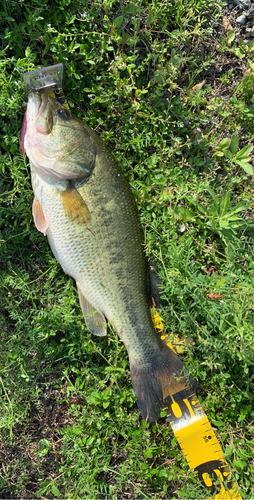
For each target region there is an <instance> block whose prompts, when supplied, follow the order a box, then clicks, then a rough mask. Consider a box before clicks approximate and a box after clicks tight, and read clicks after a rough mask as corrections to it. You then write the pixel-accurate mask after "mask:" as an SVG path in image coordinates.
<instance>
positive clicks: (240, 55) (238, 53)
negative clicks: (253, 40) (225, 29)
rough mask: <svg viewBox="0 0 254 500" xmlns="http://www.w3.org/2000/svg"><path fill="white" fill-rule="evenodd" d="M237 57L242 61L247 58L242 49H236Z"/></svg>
mask: <svg viewBox="0 0 254 500" xmlns="http://www.w3.org/2000/svg"><path fill="white" fill-rule="evenodd" d="M235 55H236V56H237V57H240V59H242V58H243V57H245V53H244V52H242V51H241V49H239V48H238V47H237V48H236V49H235Z"/></svg>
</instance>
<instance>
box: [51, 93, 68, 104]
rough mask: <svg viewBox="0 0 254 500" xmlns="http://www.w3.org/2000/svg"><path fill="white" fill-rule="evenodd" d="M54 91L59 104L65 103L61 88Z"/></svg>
mask: <svg viewBox="0 0 254 500" xmlns="http://www.w3.org/2000/svg"><path fill="white" fill-rule="evenodd" d="M54 93H55V100H56V101H57V102H59V103H60V104H63V105H64V104H66V97H65V95H64V93H63V90H62V89H59V90H54Z"/></svg>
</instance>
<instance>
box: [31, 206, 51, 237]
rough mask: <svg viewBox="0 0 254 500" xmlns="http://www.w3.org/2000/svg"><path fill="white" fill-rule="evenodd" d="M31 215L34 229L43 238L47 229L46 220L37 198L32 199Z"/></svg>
mask: <svg viewBox="0 0 254 500" xmlns="http://www.w3.org/2000/svg"><path fill="white" fill-rule="evenodd" d="M32 214H33V218H34V224H35V227H36V228H37V229H38V231H40V232H41V233H43V234H44V236H45V235H46V231H47V229H48V223H47V220H46V219H45V216H44V213H43V210H42V208H41V204H40V202H39V200H38V199H37V198H34V201H33V206H32Z"/></svg>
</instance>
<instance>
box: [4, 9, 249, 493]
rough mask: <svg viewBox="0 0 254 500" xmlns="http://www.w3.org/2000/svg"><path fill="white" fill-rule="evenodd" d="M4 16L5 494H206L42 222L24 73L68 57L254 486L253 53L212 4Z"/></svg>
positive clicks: (68, 73) (186, 349) (221, 432)
mask: <svg viewBox="0 0 254 500" xmlns="http://www.w3.org/2000/svg"><path fill="white" fill-rule="evenodd" d="M0 10H1V12H0V20H1V22H0V39H1V46H0V52H1V54H0V55H1V57H0V70H1V71H0V85H1V94H0V130H1V133H0V135H1V137H0V146H1V155H0V175H1V177H0V193H1V195H0V230H1V233H0V241H1V253H0V276H1V309H0V313H1V319H0V321H1V333H0V335H1V337H0V394H1V399H0V406H1V414H0V428H1V437H0V454H1V459H2V468H1V471H0V496H1V498H21V497H22V498H38V497H40V498H75V499H78V498H80V499H81V498H82V499H83V498H89V499H99V498H105V499H106V498H108V499H112V498H176V499H179V498H186V499H191V498H202V497H204V495H205V493H204V490H203V489H202V485H200V484H199V483H198V481H197V479H196V477H195V476H194V474H193V473H192V472H191V471H190V470H189V467H188V465H187V462H186V460H185V459H184V457H183V455H182V453H181V451H180V449H179V446H178V444H177V441H176V439H175V437H174V436H173V433H172V431H171V429H170V427H169V424H168V423H167V422H166V421H165V419H164V418H161V419H160V421H159V422H157V423H154V424H150V425H148V424H145V422H144V421H142V419H141V416H140V413H139V411H138V409H137V405H136V401H135V397H134V395H133V390H132V386H131V378H130V372H129V364H128V360H127V353H126V350H125V348H124V347H123V346H122V344H121V342H120V341H119V340H118V337H117V335H116V334H115V332H114V331H112V330H111V329H109V331H108V335H107V337H105V338H94V337H93V336H92V335H91V334H90V333H88V331H87V330H86V327H85V325H84V322H83V319H82V313H81V311H80V308H79V305H78V300H77V292H76V287H75V286H74V282H73V281H72V279H71V278H68V277H67V276H65V275H64V274H63V272H62V270H61V269H60V266H59V265H58V263H57V262H56V260H55V259H54V258H53V256H52V253H51V251H50V249H49V246H48V243H47V241H46V239H45V238H44V237H43V235H42V234H41V233H39V232H38V231H37V230H36V229H35V227H34V224H33V221H32V215H31V204H32V199H33V194H32V190H31V185H30V174H29V166H28V161H27V159H26V158H23V157H22V155H21V152H20V148H19V132H20V129H21V123H22V117H23V114H24V108H22V103H23V102H24V101H25V100H26V95H25V91H24V86H23V83H22V73H24V72H27V71H32V70H34V69H36V68H38V67H41V66H48V65H51V64H55V63H59V62H62V63H63V64H64V91H65V94H66V97H67V100H68V102H69V105H70V107H71V109H72V111H73V112H74V113H75V114H76V115H77V116H79V117H81V118H84V119H85V120H86V121H87V122H88V124H89V125H90V126H91V127H92V128H93V129H95V130H96V131H97V132H98V133H99V134H101V136H102V137H103V139H104V140H105V141H106V143H107V145H108V147H109V148H110V149H111V151H112V153H113V155H114V156H115V157H116V159H117V161H118V162H119V164H120V165H121V167H122V169H123V171H124V173H125V175H126V177H127V179H128V181H129V183H130V185H131V188H132V191H133V193H134V196H135V197H136V199H137V203H138V208H139V213H140V217H141V220H142V224H143V227H144V231H145V239H146V252H147V254H148V256H149V258H151V259H152V260H153V261H155V262H156V263H157V266H158V272H159V276H160V278H161V281H162V292H163V297H164V298H165V300H166V305H165V306H164V307H163V309H162V310H161V316H162V319H163V321H164V325H165V329H166V331H167V332H168V334H169V335H170V338H171V340H172V342H173V343H175V348H176V349H177V350H178V352H179V355H181V357H182V359H183V360H184V362H185V364H186V365H187V366H188V368H189V370H190V371H191V373H192V375H193V376H194V377H195V378H196V379H197V380H198V381H199V383H200V388H201V392H200V396H199V397H200V401H202V404H203V407H204V409H205V411H206V413H207V415H208V418H209V420H210V422H211V424H212V426H213V428H214V429H215V432H216V434H217V436H218V439H219V440H220V443H221V444H222V447H223V450H224V452H225V455H226V458H227V460H228V462H229V464H230V466H231V468H232V470H233V471H234V476H235V479H236V481H237V482H238V485H239V487H240V490H241V493H242V496H243V498H245V499H247V498H253V495H254V490H253V481H254V469H253V445H254V436H253V429H254V405H253V403H254V401H253V384H254V369H253V346H254V335H253V330H254V328H253V326H254V324H253V309H254V302H253V281H254V278H253V270H254V257H253V220H252V213H253V207H254V203H253V184H252V182H253V171H252V158H251V150H252V147H251V146H252V145H253V132H254V125H253V120H254V100H253V88H254V84H253V82H254V69H253V68H254V65H253V61H252V58H253V52H252V47H249V48H246V46H245V44H244V43H243V42H242V41H241V40H240V42H236V41H234V36H233V35H232V33H231V35H225V34H223V32H222V29H223V28H220V30H221V31H220V30H219V31H217V32H216V31H214V29H213V24H214V23H215V22H216V23H217V26H220V25H221V26H222V23H221V19H222V4H221V3H220V1H219V0H215V1H211V0H206V1H205V0H200V1H199V2H196V1H194V0H181V1H179V0H171V1H170V2H169V1H168V0H151V1H147V0H143V1H142V0H137V1H136V2H122V1H121V2H118V1H115V0H112V1H110V0H109V1H107V0H97V1H94V2H88V1H87V0H55V1H51V0H30V1H29V2H28V1H26V0H19V1H14V0H9V1H8V2H7V1H5V0H3V2H2V4H1V7H0ZM220 33H221V36H220ZM222 35H223V36H222ZM221 57H226V58H227V60H228V61H229V63H230V64H229V65H226V66H223V67H222V69H221V71H219V72H218V68H219V66H220V61H221ZM235 61H237V62H235ZM243 62H244V66H243ZM241 64H242V66H241ZM239 67H240V70H239ZM246 67H247V68H248V71H247V73H246ZM244 68H245V69H244ZM216 71H217V73H216ZM203 80H206V83H205V84H204V85H203V86H201V85H200V86H198V87H195V86H196V85H198V84H200V83H201V82H202V81H203ZM201 87H202V88H201Z"/></svg>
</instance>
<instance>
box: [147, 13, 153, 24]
mask: <svg viewBox="0 0 254 500" xmlns="http://www.w3.org/2000/svg"><path fill="white" fill-rule="evenodd" d="M152 20H153V15H152V12H149V14H148V16H147V20H146V24H147V26H150V24H151V23H152Z"/></svg>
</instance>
